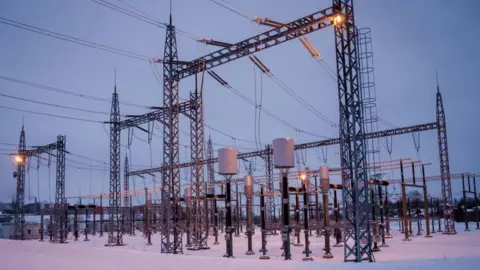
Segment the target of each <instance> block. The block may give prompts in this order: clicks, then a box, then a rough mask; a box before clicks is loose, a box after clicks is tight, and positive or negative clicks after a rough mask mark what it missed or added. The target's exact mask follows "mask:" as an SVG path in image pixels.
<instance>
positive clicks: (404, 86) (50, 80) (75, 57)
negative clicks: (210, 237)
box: [0, 0, 480, 203]
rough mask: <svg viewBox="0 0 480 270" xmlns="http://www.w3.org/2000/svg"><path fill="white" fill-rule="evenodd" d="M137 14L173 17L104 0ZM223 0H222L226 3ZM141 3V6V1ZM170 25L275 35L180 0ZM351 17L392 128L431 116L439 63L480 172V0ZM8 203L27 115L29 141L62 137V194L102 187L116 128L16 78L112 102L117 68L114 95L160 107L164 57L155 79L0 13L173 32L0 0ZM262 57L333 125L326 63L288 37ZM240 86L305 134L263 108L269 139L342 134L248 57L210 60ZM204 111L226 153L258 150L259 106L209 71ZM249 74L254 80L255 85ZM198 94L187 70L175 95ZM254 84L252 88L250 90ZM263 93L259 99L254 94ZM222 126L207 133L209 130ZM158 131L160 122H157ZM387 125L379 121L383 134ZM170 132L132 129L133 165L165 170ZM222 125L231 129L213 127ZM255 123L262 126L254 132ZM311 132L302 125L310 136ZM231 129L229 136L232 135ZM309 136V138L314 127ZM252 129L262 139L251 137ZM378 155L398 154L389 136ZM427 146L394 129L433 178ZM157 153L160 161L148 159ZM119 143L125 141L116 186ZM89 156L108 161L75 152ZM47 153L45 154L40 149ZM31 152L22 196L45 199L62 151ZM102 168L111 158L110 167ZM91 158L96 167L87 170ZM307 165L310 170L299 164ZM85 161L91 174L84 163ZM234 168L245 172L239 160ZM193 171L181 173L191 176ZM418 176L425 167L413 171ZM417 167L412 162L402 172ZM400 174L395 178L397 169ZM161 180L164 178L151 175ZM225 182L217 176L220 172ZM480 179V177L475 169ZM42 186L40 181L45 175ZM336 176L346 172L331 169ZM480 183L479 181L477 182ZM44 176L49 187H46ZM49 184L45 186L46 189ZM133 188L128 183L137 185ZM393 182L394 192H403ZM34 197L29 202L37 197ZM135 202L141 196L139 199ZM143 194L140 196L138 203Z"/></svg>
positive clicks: (455, 120) (85, 11) (75, 9)
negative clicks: (368, 33)
mask: <svg viewBox="0 0 480 270" xmlns="http://www.w3.org/2000/svg"><path fill="white" fill-rule="evenodd" d="M108 1H109V2H111V3H113V4H115V5H118V6H121V7H123V8H126V9H130V10H132V11H134V12H136V13H139V12H140V11H141V12H144V13H146V14H148V15H149V16H150V17H153V18H155V19H157V20H158V21H161V22H168V17H169V1H168V0H108ZM217 2H221V3H224V2H222V1H220V0H217ZM229 2H231V3H232V4H233V5H234V6H237V7H238V8H239V9H240V10H241V11H242V12H243V13H245V14H247V15H248V16H255V15H256V16H259V17H262V18H265V17H267V18H271V19H273V20H276V21H280V22H285V23H286V22H290V21H293V20H295V19H297V18H300V17H303V16H306V15H308V14H311V13H314V12H316V11H319V10H321V9H324V8H327V7H329V6H330V5H331V1H325V0H301V1H300V0H297V1H288V0H229ZM133 8H135V9H137V10H135V9H133ZM172 9H173V23H174V25H175V26H176V27H178V29H180V30H182V31H184V32H186V33H188V35H189V36H191V37H200V38H211V39H214V40H218V41H223V42H228V43H235V42H238V41H241V40H244V39H246V38H248V37H250V36H253V35H255V34H257V33H261V32H264V31H266V30H268V29H269V28H268V27H265V26H258V25H255V24H254V23H251V22H249V21H248V20H247V19H245V18H243V17H242V16H239V15H237V14H235V13H233V12H231V11H229V10H227V9H225V8H223V7H221V6H219V5H217V4H215V3H214V2H213V1H210V0H173V8H172ZM355 9H356V10H355V17H356V25H357V27H359V28H362V27H370V28H371V30H372V38H373V40H372V42H373V53H374V65H375V82H376V92H377V108H378V114H379V116H380V117H381V118H382V119H385V120H386V121H388V122H390V123H392V124H393V125H395V126H409V125H416V124H423V123H428V122H434V121H435V98H436V97H435V93H436V87H437V86H436V78H435V71H436V70H438V74H439V84H440V90H441V92H442V94H443V100H444V105H445V110H446V117H447V127H448V139H449V142H448V143H449V153H450V170H451V172H452V173H460V172H472V173H480V167H479V165H478V161H477V156H478V154H479V153H480V143H479V142H478V134H479V133H480V126H479V124H478V119H477V117H478V115H480V109H479V107H478V104H479V102H480V94H479V91H478V88H479V87H480V83H479V81H478V80H477V79H478V78H477V77H476V76H478V68H476V67H475V66H477V65H478V63H479V62H480V55H478V53H477V48H478V44H479V41H480V40H479V37H478V29H479V27H480V17H479V16H478V15H477V11H478V10H479V9H480V2H479V1H475V0H463V1H447V0H422V1H413V0H410V1H380V0H372V1H355ZM0 17H1V19H0V22H1V23H0V36H1V42H0V89H1V90H0V94H1V96H0V113H1V116H2V120H1V124H2V129H1V132H0V149H1V150H0V154H1V155H0V180H1V187H0V201H4V202H5V201H11V199H12V196H14V194H15V187H16V179H13V178H12V172H13V171H15V170H16V167H15V165H14V163H13V162H12V160H11V158H9V156H8V153H12V152H15V151H16V146H15V145H18V141H19V135H20V130H21V127H22V121H24V125H25V130H26V143H27V146H32V145H44V144H48V143H52V142H54V141H55V140H56V136H57V135H58V134H65V135H66V137H67V142H66V145H67V150H68V151H69V152H71V153H72V154H76V155H71V154H68V155H67V170H66V196H75V195H79V194H83V195H85V194H93V193H100V192H108V172H107V171H106V170H107V169H108V167H107V166H108V165H103V164H102V163H101V162H108V160H109V137H108V132H109V127H108V125H104V124H101V123H99V122H95V121H100V122H101V121H108V119H109V115H108V114H109V112H110V103H109V102H105V101H99V100H94V99H91V98H84V97H79V96H73V95H67V94H62V93H59V92H54V91H47V90H44V89H43V90H42V89H39V88H35V87H32V86H29V85H25V84H20V83H15V82H12V81H11V79H15V80H21V81H27V82H30V83H35V84H40V85H44V86H49V87H54V88H58V89H63V90H67V91H71V92H75V93H78V94H83V95H84V96H94V97H99V98H103V99H108V100H110V99H111V94H112V92H113V89H114V70H115V69H116V74H117V75H116V84H117V91H118V93H119V98H120V102H121V103H122V102H124V103H133V104H139V105H144V106H160V105H161V103H162V85H161V84H160V83H159V81H160V82H161V80H162V75H161V72H162V66H161V65H160V64H157V67H156V68H157V69H158V71H159V72H160V73H159V75H158V76H159V77H158V78H156V76H155V73H154V72H155V68H153V67H152V65H151V64H149V62H148V61H145V60H138V59H133V58H129V57H125V56H121V55H118V54H112V53H109V52H105V51H101V50H97V49H94V48H89V47H86V46H81V45H78V44H73V43H69V42H66V41H62V40H59V39H55V38H52V37H47V36H44V35H40V34H37V33H33V32H30V31H26V30H22V29H19V28H16V27H12V26H10V25H7V24H5V23H4V22H5V19H8V20H13V21H16V22H19V23H24V24H28V25H31V26H35V27H39V28H42V29H46V30H49V31H53V32H57V33H61V34H64V35H68V36H72V37H75V38H78V39H83V40H87V41H90V42H95V43H98V44H101V45H105V46H111V47H114V48H117V49H122V50H125V51H129V52H134V53H137V54H141V55H145V56H149V57H152V58H163V50H164V39H165V29H163V28H159V27H157V26H154V25H151V24H148V23H145V22H143V21H140V20H137V19H135V18H132V17H129V16H127V15H125V14H122V13H119V12H117V11H114V10H112V9H109V8H107V7H104V6H102V5H99V4H97V3H95V2H92V1H87V0H83V1H80V0H77V1H73V0H71V1H64V0H42V1H37V0H24V1H15V0H2V1H0ZM308 39H309V40H310V41H311V42H312V44H313V45H314V46H315V47H316V49H317V50H318V51H319V53H320V54H321V56H322V57H323V59H324V64H326V65H327V66H329V67H331V68H332V69H334V70H335V65H336V63H335V51H334V34H333V28H328V29H324V30H321V31H318V32H314V33H312V34H309V35H308ZM177 43H178V53H179V60H182V61H190V60H192V59H194V58H197V57H200V56H201V55H203V54H205V53H208V52H211V51H213V50H216V49H218V47H214V46H207V45H205V44H202V43H198V42H195V41H194V40H192V39H190V38H187V37H185V36H183V35H177ZM257 57H258V58H259V59H262V61H263V62H264V63H265V65H266V66H267V67H268V68H269V69H270V70H271V71H272V73H273V74H274V76H275V78H278V79H280V81H281V82H283V83H284V84H285V85H287V86H288V88H290V89H291V90H293V91H295V92H296V93H297V94H298V95H299V96H300V97H302V98H303V99H304V100H306V101H307V102H308V103H309V104H311V105H312V106H313V107H314V108H315V109H316V110H318V111H319V112H321V113H322V114H324V115H325V116H326V117H328V118H329V119H331V120H332V121H333V122H335V123H338V121H339V112H338V90H337V86H336V82H335V81H334V80H333V79H332V78H331V77H330V75H329V74H328V73H327V72H326V71H325V69H324V68H323V67H322V66H321V65H320V64H319V63H318V62H317V61H315V60H314V59H312V58H311V57H310V56H309V54H308V53H307V51H306V50H305V49H304V48H303V46H302V44H301V43H300V42H299V41H296V40H293V41H290V42H287V43H284V44H281V45H278V46H275V47H273V48H270V49H268V50H265V51H263V52H261V53H258V54H257ZM214 71H215V72H216V73H218V74H219V75H220V76H221V77H222V78H223V79H224V80H225V81H227V82H228V83H229V84H230V85H231V86H232V87H233V88H234V89H235V90H238V91H240V92H241V93H242V94H244V95H245V96H246V97H248V98H250V99H252V100H253V99H255V95H256V97H257V102H259V101H260V96H262V98H261V100H262V107H263V108H265V109H267V110H268V111H270V112H271V113H273V114H275V115H277V116H278V117H280V118H282V119H284V120H285V121H286V122H288V123H290V124H291V125H293V126H294V127H295V128H298V129H299V130H302V131H305V132H297V131H295V130H294V129H293V128H292V127H289V126H286V125H284V124H282V123H280V122H278V121H276V120H274V119H272V118H271V117H269V116H268V115H265V114H263V113H262V115H261V118H260V121H261V122H260V130H259V134H260V138H259V139H260V141H259V143H261V147H263V146H264V145H265V144H266V143H271V141H272V140H273V139H274V138H277V137H292V138H294V139H295V142H297V143H299V142H308V141H315V140H320V139H322V138H319V137H315V136H312V135H311V134H317V135H321V136H325V137H327V138H330V137H335V136H337V135H338V131H334V130H333V129H332V126H331V125H330V124H328V123H326V122H325V121H324V120H322V119H320V118H319V117H318V116H316V115H315V114H313V113H312V112H311V111H309V110H308V109H306V108H305V107H304V106H303V105H302V104H300V103H299V102H297V101H296V100H294V99H293V98H292V97H291V96H289V95H288V94H287V93H286V92H284V91H283V90H282V88H280V87H279V86H278V85H277V84H276V83H275V82H274V80H273V79H272V78H270V77H268V76H266V75H263V76H260V72H259V70H256V72H255V73H254V68H253V64H252V62H251V61H250V60H249V59H248V58H246V57H245V58H242V59H240V60H237V61H233V62H230V63H228V64H225V65H222V66H220V67H217V68H215V69H214ZM205 78H206V80H205V85H204V105H205V107H204V112H205V116H204V118H205V124H206V126H205V139H208V136H209V135H211V137H212V140H213V142H214V143H215V145H214V148H215V155H216V150H217V149H218V148H221V147H224V146H232V147H233V146H234V147H237V148H238V149H239V151H241V152H245V151H251V150H255V149H256V148H257V144H256V143H255V140H256V135H255V108H254V106H252V105H251V104H249V103H247V102H246V101H245V100H243V99H241V98H239V97H238V96H237V95H235V94H234V93H233V92H232V91H231V90H229V89H227V88H225V87H222V86H221V85H220V84H219V83H218V82H217V81H215V80H213V79H212V78H211V77H209V76H206V77H205ZM255 78H256V79H257V83H256V87H255ZM193 89H194V81H193V78H188V79H185V80H182V81H181V83H180V96H181V97H182V98H188V97H189V92H190V91H191V90H193ZM255 89H256V92H257V93H256V94H255ZM260 93H262V94H260ZM8 96H10V97H12V96H13V97H16V98H22V99H27V100H33V101H36V102H45V103H51V104H56V105H61V106H68V107H74V108H77V109H78V108H80V109H83V110H92V111H96V112H100V113H90V112H85V111H78V110H70V109H65V108H59V107H52V106H46V105H42V104H38V103H32V102H28V101H25V100H18V99H12V98H9V97H8ZM4 107H10V108H15V109H19V110H27V111H31V112H40V113H43V114H51V115H60V116H66V117H73V118H81V119H86V120H94V121H90V122H86V121H78V120H74V119H62V118H55V117H51V116H45V115H38V114H32V113H27V112H21V111H14V110H10V109H6V108H4ZM120 111H121V113H122V114H142V113H145V112H148V110H147V109H145V108H140V107H134V106H128V105H126V104H121V105H120ZM207 125H208V126H211V127H213V128H214V129H215V130H213V129H210V128H209V127H208V126H207ZM157 128H158V129H157ZM388 128H390V127H389V126H386V125H385V124H383V123H379V129H380V130H382V129H388ZM180 129H181V130H182V132H181V135H180V142H181V144H182V145H185V146H181V161H182V162H184V161H188V160H190V153H189V149H188V148H187V147H188V145H189V144H190V139H189V137H188V132H189V120H188V118H186V117H185V116H181V118H180ZM161 130H162V127H161V125H160V124H156V128H155V136H154V137H153V140H152V142H151V146H149V144H148V143H147V142H146V140H147V135H146V134H145V133H144V132H142V131H140V130H136V131H135V134H136V135H135V137H134V139H133V144H132V146H131V157H130V158H131V160H132V166H133V169H143V168H147V167H151V166H152V165H153V166H154V167H156V166H159V165H160V164H161V161H162V138H161V137H162V132H161ZM216 130H219V131H221V132H223V133H224V134H221V133H219V132H218V131H216ZM257 132H258V130H257ZM306 132H307V133H308V134H307V133H306ZM225 134H228V136H226V135H225ZM309 134H310V135H309ZM257 137H258V136H257ZM381 142H382V144H381V154H380V158H381V159H382V160H388V159H390V157H389V155H388V153H387V151H386V149H385V148H384V143H383V142H384V140H382V141H381ZM420 142H421V144H420V146H421V147H420V151H419V153H418V155H417V152H416V150H415V147H414V143H413V139H412V135H411V134H407V135H402V136H397V137H394V138H393V153H392V158H405V157H411V158H414V159H418V158H420V159H421V160H423V161H425V162H431V163H432V166H429V167H427V170H426V171H427V175H439V174H440V168H439V157H438V143H437V133H436V131H428V132H424V133H422V134H421V135H420ZM122 144H123V145H126V144H127V131H126V130H124V131H122ZM150 151H152V152H151V156H152V158H150ZM324 151H326V152H327V153H328V158H327V164H328V165H330V166H339V165H340V159H339V156H338V146H334V147H328V148H326V149H324ZM127 152H128V151H126V148H125V147H122V149H121V163H122V165H121V166H122V182H123V160H124V158H125V154H126V153H127ZM78 155H80V156H83V157H88V158H90V159H94V160H98V161H100V162H96V161H92V160H89V159H85V158H81V157H79V156H78ZM43 157H44V158H45V159H46V158H47V155H43ZM45 159H44V160H41V161H40V162H41V164H40V169H39V170H38V171H37V169H36V166H37V160H36V159H32V160H31V165H30V170H29V172H28V173H27V175H26V189H25V198H26V199H25V202H26V203H28V202H32V201H33V197H39V198H40V200H42V201H48V200H50V199H51V200H54V198H55V190H54V187H55V159H54V158H53V159H52V166H51V168H50V170H51V172H50V177H49V169H48V167H47V166H46V165H47V161H46V160H45ZM323 163H324V162H323V159H322V154H321V151H320V149H318V150H315V149H310V150H308V151H307V159H306V165H307V166H308V167H310V168H318V167H319V166H320V165H322V164H323ZM106 164H107V163H106ZM90 165H91V167H90ZM263 166H264V164H263V162H262V160H261V159H257V160H256V166H255V169H256V172H255V174H256V175H263V174H264V172H263ZM302 166H303V165H302ZM89 168H91V170H90V169H89ZM239 168H240V169H241V173H240V175H241V176H243V175H244V174H245V169H244V166H243V164H241V166H240V167H239ZM185 172H186V171H185V170H182V171H181V174H182V179H183V182H184V183H186V182H187V179H186V178H185V176H186V175H185ZM418 173H420V171H418ZM406 175H407V176H410V171H408V173H407V174H406ZM398 177H399V173H398V171H396V172H394V175H393V178H398ZM157 178H158V179H157V181H158V183H160V178H159V177H157ZM217 178H218V179H220V176H217ZM479 178H480V177H479ZM38 181H40V182H38ZM333 181H334V182H339V181H340V179H339V178H333ZM454 181H455V182H454V183H453V194H454V196H459V195H460V191H461V185H460V182H459V181H458V180H454ZM477 181H478V183H479V185H478V189H480V180H479V179H477ZM49 182H50V184H49ZM132 182H134V183H135V188H143V187H144V186H148V187H150V186H152V177H151V176H147V177H146V178H145V179H142V178H138V177H137V178H135V179H132ZM49 187H50V190H49ZM131 188H134V187H133V184H132V186H131ZM396 190H397V191H400V189H399V188H398V187H397V188H396ZM429 190H430V193H431V194H433V195H435V196H439V195H440V183H439V182H433V183H432V184H431V185H429ZM29 197H30V198H29ZM137 200H138V201H140V200H142V201H143V198H141V197H138V198H137ZM134 202H135V201H134Z"/></svg>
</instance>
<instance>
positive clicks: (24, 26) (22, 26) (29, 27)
mask: <svg viewBox="0 0 480 270" xmlns="http://www.w3.org/2000/svg"><path fill="white" fill-rule="evenodd" d="M0 23H2V24H6V25H10V26H13V27H16V28H20V29H23V30H27V31H30V32H34V33H37V34H41V35H44V36H48V37H52V38H56V39H59V40H63V41H67V42H70V43H75V44H78V45H82V46H86V47H90V48H94V49H98V50H102V51H106V52H110V53H114V54H117V55H123V56H126V57H130V58H134V59H138V60H144V61H145V60H146V61H151V60H153V59H155V58H154V57H149V56H145V55H142V54H138V53H133V52H129V51H126V50H121V49H117V48H113V47H110V46H106V45H101V44H99V43H95V42H90V41H86V40H84V39H79V38H75V37H72V36H68V35H64V34H60V33H57V32H53V31H49V30H46V29H42V28H39V27H35V26H32V25H29V24H25V23H20V22H17V21H13V20H10V19H7V18H3V17H0Z"/></svg>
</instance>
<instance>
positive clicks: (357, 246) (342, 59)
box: [332, 0, 372, 262]
mask: <svg viewBox="0 0 480 270" xmlns="http://www.w3.org/2000/svg"><path fill="white" fill-rule="evenodd" d="M332 8H333V13H334V14H342V15H343V18H341V20H342V21H343V22H342V23H338V21H337V23H336V24H335V26H334V29H335V30H334V31H335V44H336V50H335V51H336V58H337V83H338V93H339V101H340V106H339V107H340V127H339V129H340V131H339V133H340V139H341V141H340V153H341V154H340V158H341V166H342V168H343V171H342V183H343V187H344V190H343V192H342V193H343V209H344V213H345V216H344V217H345V223H344V232H345V233H344V242H345V246H344V251H345V253H344V261H356V262H360V261H362V260H368V261H372V248H371V244H372V235H371V230H370V226H371V204H370V201H369V196H368V176H367V170H366V165H367V160H366V153H365V148H366V147H365V138H364V136H363V134H364V132H363V110H362V108H363V106H362V95H361V89H360V87H359V83H360V78H359V72H358V68H359V66H358V65H359V63H358V50H357V45H358V43H357V41H358V40H357V38H358V36H357V29H356V27H355V19H354V12H353V1H352V0H333V7H332ZM339 16H340V15H339ZM352 228H353V229H352ZM349 240H350V241H349ZM351 240H353V243H352V241H351Z"/></svg>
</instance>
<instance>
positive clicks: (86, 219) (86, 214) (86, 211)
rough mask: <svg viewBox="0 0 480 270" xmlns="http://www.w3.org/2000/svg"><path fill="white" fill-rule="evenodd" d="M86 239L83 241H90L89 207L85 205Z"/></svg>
mask: <svg viewBox="0 0 480 270" xmlns="http://www.w3.org/2000/svg"><path fill="white" fill-rule="evenodd" d="M84 233H85V239H83V241H90V240H89V239H88V205H85V231H84Z"/></svg>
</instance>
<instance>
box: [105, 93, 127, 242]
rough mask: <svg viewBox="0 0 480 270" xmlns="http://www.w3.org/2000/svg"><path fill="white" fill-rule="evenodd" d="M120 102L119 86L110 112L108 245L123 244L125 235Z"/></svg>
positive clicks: (113, 97) (114, 94)
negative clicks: (122, 225) (122, 223)
mask: <svg viewBox="0 0 480 270" xmlns="http://www.w3.org/2000/svg"><path fill="white" fill-rule="evenodd" d="M119 122H120V104H119V100H118V94H117V87H116V86H115V90H114V92H113V95H112V110H111V112H110V190H109V209H108V214H109V223H110V226H109V229H108V242H107V246H120V245H123V235H122V230H121V226H120V219H121V213H120V205H121V200H122V197H121V190H120V131H121V129H120V125H119Z"/></svg>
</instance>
